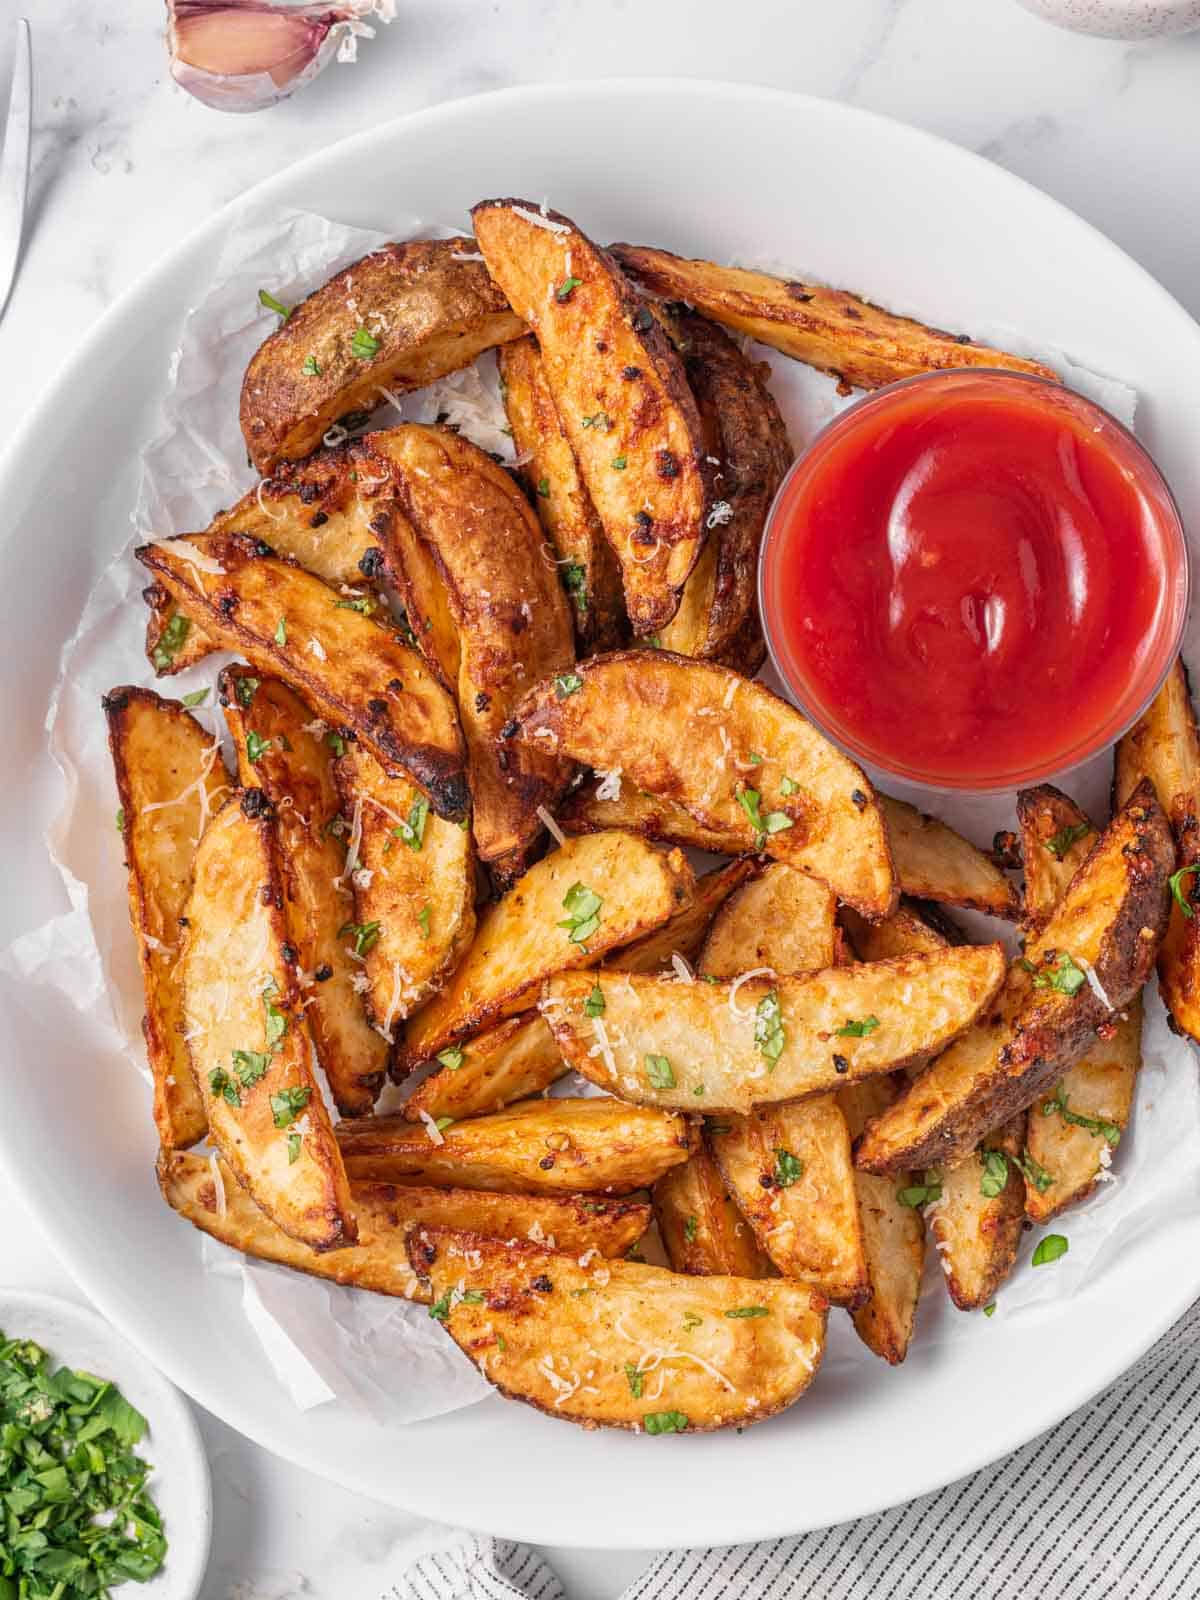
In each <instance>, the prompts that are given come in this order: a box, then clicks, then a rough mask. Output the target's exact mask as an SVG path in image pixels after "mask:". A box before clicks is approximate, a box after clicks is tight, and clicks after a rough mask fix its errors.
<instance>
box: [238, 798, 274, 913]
mask: <svg viewBox="0 0 1200 1600" xmlns="http://www.w3.org/2000/svg"><path fill="white" fill-rule="evenodd" d="M274 811H275V808H274V806H273V805H272V804H271V802H270V801H269V800H268V799H267V796H266V792H265V790H262V789H243V790H242V815H243V816H245V817H249V818H250V820H251V821H252V822H253V821H254V820H255V819H256V818H258V817H270V816H273V815H274ZM263 903H264V904H269V903H270V902H269V901H264V902H263Z"/></svg>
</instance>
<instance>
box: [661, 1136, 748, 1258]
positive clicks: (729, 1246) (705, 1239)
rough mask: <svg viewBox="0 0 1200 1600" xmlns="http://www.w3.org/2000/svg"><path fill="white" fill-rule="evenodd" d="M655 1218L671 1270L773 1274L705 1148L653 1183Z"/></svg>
mask: <svg viewBox="0 0 1200 1600" xmlns="http://www.w3.org/2000/svg"><path fill="white" fill-rule="evenodd" d="M654 1216H655V1220H656V1221H657V1223H658V1231H659V1235H660V1237H661V1239H662V1242H663V1248H664V1249H665V1251H666V1252H667V1260H668V1261H669V1262H670V1263H671V1268H672V1270H673V1271H674V1272H692V1273H698V1274H700V1275H701V1276H703V1277H711V1276H713V1275H714V1274H728V1275H729V1276H730V1277H734V1278H770V1277H773V1276H774V1275H775V1269H774V1267H773V1266H772V1265H771V1263H770V1261H769V1260H768V1259H767V1257H766V1256H765V1255H764V1254H763V1252H762V1251H761V1250H760V1249H759V1247H758V1241H757V1240H756V1239H755V1237H754V1230H753V1228H751V1226H750V1224H749V1223H748V1222H747V1221H746V1219H745V1217H743V1215H742V1213H741V1212H740V1211H739V1210H738V1208H737V1206H736V1205H735V1204H734V1202H733V1200H732V1198H731V1196H730V1194H729V1191H728V1189H727V1188H726V1184H725V1179H724V1178H723V1177H722V1176H721V1171H720V1168H719V1167H718V1166H717V1164H716V1162H715V1161H714V1160H713V1157H712V1152H711V1150H709V1148H708V1146H707V1145H706V1144H701V1145H700V1148H699V1149H698V1150H697V1151H696V1153H695V1154H694V1155H693V1156H692V1158H691V1160H690V1161H685V1162H684V1163H683V1165H682V1166H681V1167H672V1168H671V1170H670V1172H666V1173H664V1174H663V1176H662V1177H661V1178H660V1179H659V1180H658V1182H657V1183H656V1184H655V1185H654Z"/></svg>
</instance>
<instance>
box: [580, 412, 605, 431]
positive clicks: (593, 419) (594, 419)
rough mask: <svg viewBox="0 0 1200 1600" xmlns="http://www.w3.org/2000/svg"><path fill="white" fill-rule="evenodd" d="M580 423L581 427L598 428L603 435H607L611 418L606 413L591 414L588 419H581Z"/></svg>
mask: <svg viewBox="0 0 1200 1600" xmlns="http://www.w3.org/2000/svg"><path fill="white" fill-rule="evenodd" d="M580 422H581V426H582V427H585V428H599V429H600V430H601V431H602V432H604V433H607V432H608V430H609V429H610V428H611V427H612V418H611V417H610V416H609V414H608V412H607V411H596V412H593V414H592V415H591V416H590V417H583V418H581V419H580Z"/></svg>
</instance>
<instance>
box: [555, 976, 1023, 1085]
mask: <svg viewBox="0 0 1200 1600" xmlns="http://www.w3.org/2000/svg"><path fill="white" fill-rule="evenodd" d="M1003 976H1004V958H1003V956H1002V955H1001V952H1000V948H999V946H998V945H973V946H966V947H964V948H963V949H961V950H944V951H941V952H939V953H938V954H936V955H932V956H909V957H906V958H902V959H901V960H899V961H880V962H876V963H875V964H873V965H871V966H856V967H835V968H833V969H831V970H830V971H828V972H818V973H810V974H809V975H808V976H806V977H801V978H788V977H783V978H777V979H774V978H766V977H750V978H748V979H747V978H741V979H738V980H737V981H736V982H735V983H733V984H730V983H711V984H710V983H690V984H686V983H679V982H678V981H677V980H676V979H674V978H662V977H652V976H647V975H641V974H635V973H615V972H606V971H604V970H601V971H600V972H588V973H580V972H560V973H558V974H557V975H556V976H554V977H552V978H550V979H549V981H548V982H547V984H546V986H545V990H544V993H543V997H542V1000H541V1010H542V1014H543V1015H544V1016H545V1017H546V1020H547V1021H548V1022H549V1024H550V1027H551V1029H552V1030H553V1033H554V1036H555V1038H556V1039H557V1040H558V1047H559V1049H560V1050H561V1051H562V1053H563V1055H564V1057H565V1058H566V1060H567V1061H568V1062H569V1063H570V1064H571V1066H573V1067H574V1068H575V1070H576V1071H577V1072H581V1073H582V1074H583V1075H584V1077H586V1078H590V1079H591V1081H592V1082H593V1083H596V1084H599V1086H600V1087H601V1088H602V1089H607V1090H609V1091H610V1092H611V1093H613V1094H619V1095H620V1096H621V1097H622V1098H623V1099H625V1100H629V1101H633V1102H634V1103H636V1104H642V1105H656V1106H671V1107H675V1108H678V1109H680V1110H686V1111H696V1110H704V1111H706V1112H713V1111H723V1112H724V1111H742V1112H745V1111H749V1110H750V1109H751V1107H752V1106H755V1105H767V1104H773V1103H776V1102H778V1101H784V1100H800V1099H807V1098H808V1097H810V1096H812V1095H817V1094H825V1093H829V1092H830V1091H832V1090H834V1089H840V1088H842V1087H843V1086H844V1085H845V1084H847V1083H853V1082H855V1081H856V1080H857V1079H859V1078H863V1077H869V1076H871V1075H872V1074H873V1073H876V1072H891V1071H894V1070H895V1069H896V1068H897V1067H901V1066H903V1065H904V1063H905V1062H906V1061H908V1060H910V1059H911V1058H912V1057H913V1056H920V1055H926V1054H929V1053H930V1052H932V1051H934V1050H937V1049H939V1048H941V1047H942V1046H943V1044H944V1043H946V1042H948V1041H949V1040H950V1039H952V1038H954V1037H955V1036H956V1035H957V1034H959V1033H961V1032H962V1031H963V1029H965V1028H967V1027H969V1026H970V1024H971V1022H972V1021H973V1020H974V1019H975V1017H976V1016H978V1014H979V1012H980V1011H981V1010H983V1009H984V1008H985V1007H986V1006H987V1005H988V1004H989V1003H990V1001H991V1000H992V998H993V997H994V996H995V994H996V991H997V990H998V988H999V987H1000V982H1001V980H1002V978H1003ZM597 988H598V989H599V991H600V996H599V998H600V999H602V1000H603V1002H604V1008H603V1010H600V1009H599V1003H598V1000H597V999H596V998H594V997H593V991H594V990H595V989H597ZM589 1002H590V1009H589ZM872 1022H874V1023H875V1024H876V1025H875V1026H871V1024H872ZM780 1030H781V1031H782V1035H783V1038H782V1040H780V1039H779V1036H778V1035H779V1031H780ZM596 1047H599V1048H598V1049H597V1053H596V1054H595V1055H592V1053H591V1052H592V1050H593V1049H594V1048H596ZM764 1047H765V1050H764ZM766 1052H769V1053H766Z"/></svg>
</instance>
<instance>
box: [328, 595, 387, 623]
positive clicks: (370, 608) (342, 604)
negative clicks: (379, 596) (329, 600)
mask: <svg viewBox="0 0 1200 1600" xmlns="http://www.w3.org/2000/svg"><path fill="white" fill-rule="evenodd" d="M333 609H334V610H335V611H357V612H358V613H359V614H360V615H361V616H364V617H369V616H371V615H372V614H373V613H374V612H376V611H378V609H379V602H378V601H377V600H374V599H372V598H371V596H370V595H369V594H360V595H356V596H355V597H354V599H353V600H335V601H334V602H333Z"/></svg>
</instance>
